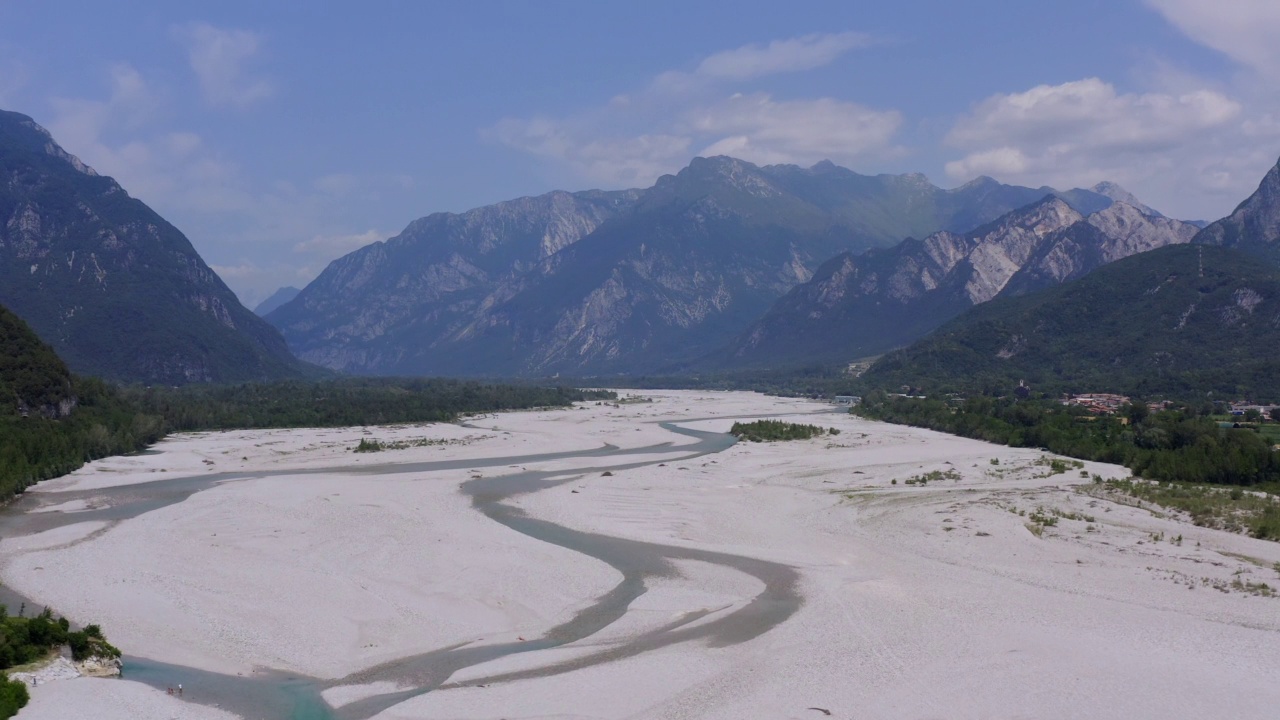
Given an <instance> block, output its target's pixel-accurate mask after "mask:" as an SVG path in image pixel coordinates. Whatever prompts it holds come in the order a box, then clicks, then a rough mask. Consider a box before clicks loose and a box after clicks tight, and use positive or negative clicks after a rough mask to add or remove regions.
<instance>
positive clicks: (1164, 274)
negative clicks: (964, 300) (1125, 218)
mask: <svg viewBox="0 0 1280 720" xmlns="http://www.w3.org/2000/svg"><path fill="white" fill-rule="evenodd" d="M1277 347H1280V269H1277V268H1275V267H1273V266H1270V265H1267V264H1263V263H1259V262H1257V261H1256V259H1254V258H1253V257H1252V256H1250V255H1247V254H1245V253H1243V252H1240V251H1237V250H1229V249H1224V248H1218V247H1206V246H1196V245H1178V246H1174V247H1166V248H1162V249H1158V250H1152V251H1151V252H1145V253H1141V254H1139V255H1135V256H1133V257H1130V258H1126V259H1123V260H1118V261H1116V262H1114V263H1112V264H1109V265H1107V266H1105V267H1102V268H1099V269H1098V270H1095V271H1094V272H1092V273H1090V274H1089V275H1087V276H1086V277H1084V278H1082V279H1079V280H1075V281H1072V282H1069V283H1066V284H1064V285H1061V286H1058V287H1054V288H1050V289H1048V290H1045V291H1043V292H1038V293H1035V294H1032V295H1025V296H1022V297H1014V298H1001V299H998V300H995V301H993V302H990V303H986V304H984V305H980V306H978V307H975V308H972V309H970V310H968V311H967V312H965V313H964V314H962V315H960V316H959V317H957V318H955V319H954V320H952V321H951V322H949V323H947V324H946V325H944V326H943V327H941V328H939V329H938V330H937V331H936V332H934V333H933V334H932V335H930V336H929V337H928V338H926V339H924V340H921V341H920V342H918V343H916V344H914V345H912V346H911V347H909V348H907V349H905V350H900V351H896V352H893V353H890V354H888V355H885V356H884V357H883V358H881V359H880V360H879V361H878V362H877V363H876V364H875V365H873V366H872V367H871V369H870V370H869V371H868V372H867V373H866V375H864V376H863V379H864V381H865V382H866V384H867V385H868V386H873V387H882V388H897V387H898V386H900V385H911V386H914V387H921V388H924V389H925V390H927V391H929V392H932V391H938V390H948V389H962V390H970V391H972V390H990V391H994V392H1001V393H1008V392H1010V391H1011V390H1012V389H1013V388H1014V387H1016V386H1017V384H1018V382H1019V381H1023V380H1025V381H1026V382H1027V383H1028V384H1029V385H1031V387H1032V389H1043V390H1049V391H1052V392H1058V391H1064V390H1071V391H1076V392H1084V391H1110V392H1124V393H1139V394H1141V395H1143V396H1148V397H1149V396H1159V395H1177V396H1182V397H1190V396H1196V397H1206V395H1205V393H1206V392H1209V391H1212V392H1214V393H1215V395H1214V396H1213V397H1217V398H1221V399H1227V398H1238V397H1251V398H1259V399H1261V398H1270V399H1280V386H1278V385H1277V379H1280V356H1278V355H1277V354H1276V352H1275V349H1276V348H1277Z"/></svg>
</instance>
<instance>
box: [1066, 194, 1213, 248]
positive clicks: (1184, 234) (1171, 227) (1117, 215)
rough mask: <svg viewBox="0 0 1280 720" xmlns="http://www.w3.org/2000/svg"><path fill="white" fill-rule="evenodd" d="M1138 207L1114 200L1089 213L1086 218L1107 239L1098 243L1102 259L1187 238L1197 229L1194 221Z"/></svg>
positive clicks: (1176, 242)
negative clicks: (1155, 213)
mask: <svg viewBox="0 0 1280 720" xmlns="http://www.w3.org/2000/svg"><path fill="white" fill-rule="evenodd" d="M1145 207H1146V206H1142V207H1135V206H1133V205H1130V204H1129V203H1126V202H1122V201H1119V200H1117V201H1116V202H1115V203H1113V204H1112V205H1111V207H1109V208H1107V209H1105V210H1099V211H1098V212H1096V213H1094V214H1092V215H1090V216H1089V217H1088V218H1087V222H1088V223H1089V224H1090V225H1092V226H1093V227H1095V228H1097V229H1099V230H1101V231H1102V233H1103V234H1104V235H1106V236H1107V238H1108V239H1109V240H1110V242H1108V243H1106V244H1104V246H1103V247H1102V252H1103V260H1104V261H1105V262H1114V261H1116V260H1119V259H1120V258H1125V257H1129V256H1130V255H1134V254H1136V253H1140V252H1146V251H1148V250H1154V249H1156V248H1158V247H1164V246H1165V245H1178V244H1182V243H1188V242H1191V238H1193V237H1195V234H1196V233H1197V232H1198V231H1199V228H1197V227H1196V226H1194V225H1191V224H1190V223H1184V222H1182V221H1181V220H1174V219H1172V218H1167V217H1165V216H1163V215H1159V214H1157V215H1152V214H1151V213H1149V212H1146V211H1145V210H1144V209H1143V208H1145Z"/></svg>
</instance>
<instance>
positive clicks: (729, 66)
mask: <svg viewBox="0 0 1280 720" xmlns="http://www.w3.org/2000/svg"><path fill="white" fill-rule="evenodd" d="M870 43H871V37H870V36H869V35H864V34H862V33H855V32H842V33H831V34H814V35H805V36H803V37H797V38H788V39H786V40H774V41H773V42H771V43H769V44H768V45H744V46H742V47H740V48H737V49H734V50H726V51H724V52H719V53H716V54H715V55H711V56H709V57H707V58H706V59H704V60H703V61H702V62H701V63H699V64H698V69H697V71H696V74H698V75H700V76H703V77H709V78H723V79H726V80H748V79H750V78H755V77H761V76H763V75H775V74H778V73H787V72H797V71H801V70H812V69H814V68H818V67H822V66H823V65H827V64H830V63H831V62H834V61H835V60H836V59H837V58H839V57H840V56H841V55H844V54H845V53H847V52H849V51H850V50H853V49H855V48H859V47H865V46H866V45H869V44H870Z"/></svg>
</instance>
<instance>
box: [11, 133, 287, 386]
mask: <svg viewBox="0 0 1280 720" xmlns="http://www.w3.org/2000/svg"><path fill="white" fill-rule="evenodd" d="M0 177H4V178H5V183H4V184H3V185H0V304H3V305H5V306H7V307H8V308H9V309H10V310H12V311H13V312H14V313H16V314H17V315H18V316H19V317H21V318H22V319H23V320H25V321H26V322H27V323H28V324H29V325H30V326H31V327H32V328H33V329H34V330H35V332H36V333H37V334H38V335H39V337H40V338H41V339H43V340H44V341H45V342H47V343H49V344H50V345H51V346H52V347H53V349H54V350H55V351H56V352H57V353H58V355H59V356H61V357H62V359H63V360H65V361H66V362H67V364H68V365H69V366H70V367H71V369H72V370H73V371H75V372H77V373H80V374H91V375H99V376H103V377H106V378H110V379H113V380H122V381H130V382H144V383H164V384H182V383H189V382H235V381H247V380H268V379H273V378H280V377H291V376H298V375H300V374H301V373H303V372H304V369H303V366H302V365H301V364H300V363H298V361H297V360H296V359H294V357H293V356H292V355H291V354H290V352H289V349H288V347H287V346H286V345H285V343H284V340H283V339H282V338H281V337H280V334H279V333H278V332H277V331H276V330H275V328H273V327H271V326H270V325H269V324H267V323H266V322H264V321H263V320H261V319H260V318H258V317H257V316H255V315H254V314H253V313H251V312H249V311H248V310H246V309H245V308H244V307H243V306H241V304H240V302H239V301H238V300H237V299H236V297H235V295H234V294H233V293H232V292H231V290H229V289H228V288H227V286H226V285H225V284H223V282H222V280H221V279H220V278H219V277H218V276H217V274H216V273H214V272H213V270H211V269H210V268H209V266H208V265H206V264H205V262H204V260H203V259H201V257H200V255H199V254H197V253H196V251H195V249H194V248H193V247H192V246H191V243H190V241H188V240H187V238H186V237H185V236H184V235H183V234H182V233H181V232H180V231H179V230H178V229H177V228H175V227H174V226H173V225H171V224H169V223H168V222H166V221H165V220H164V218H162V217H160V216H159V215H157V214H156V213H155V212H154V211H153V210H151V208H149V207H147V206H146V205H145V204H144V203H142V202H141V201H139V200H136V199H134V198H131V197H129V194H128V193H127V192H125V190H124V189H123V188H122V187H120V185H119V184H117V183H116V182H115V181H114V180H112V179H111V178H109V177H103V176H101V175H98V174H97V173H96V172H94V170H93V169H92V168H90V167H88V166H86V165H85V164H84V163H82V162H80V160H79V159H77V158H76V157H74V156H73V155H71V154H69V153H67V152H66V151H65V150H63V149H62V148H61V147H60V146H59V145H58V144H57V143H56V142H54V140H53V138H52V137H51V136H50V135H49V133H48V132H47V131H46V130H45V129H44V128H42V127H40V126H39V125H37V124H36V123H35V122H34V121H33V120H32V119H31V118H29V117H27V116H25V115H21V114H18V113H14V112H5V111H0Z"/></svg>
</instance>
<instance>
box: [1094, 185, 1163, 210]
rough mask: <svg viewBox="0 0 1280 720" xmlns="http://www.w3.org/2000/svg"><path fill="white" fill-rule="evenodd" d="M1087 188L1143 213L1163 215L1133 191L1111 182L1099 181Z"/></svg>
mask: <svg viewBox="0 0 1280 720" xmlns="http://www.w3.org/2000/svg"><path fill="white" fill-rule="evenodd" d="M1089 189H1090V190H1092V191H1093V192H1096V193H1098V194H1099V195H1103V196H1106V197H1109V198H1111V199H1112V200H1113V201H1115V202H1119V203H1124V204H1125V205H1129V206H1130V207H1135V208H1137V209H1138V211H1139V212H1141V213H1142V214H1143V215H1150V216H1152V217H1164V215H1163V214H1161V213H1160V212H1158V211H1156V210H1154V209H1153V208H1151V207H1150V206H1149V205H1145V204H1143V202H1142V201H1141V200H1139V199H1138V198H1136V197H1134V195H1133V193H1131V192H1129V191H1128V190H1125V189H1124V188H1122V187H1120V186H1119V185H1117V184H1115V183H1113V182H1100V183H1098V184H1097V185H1094V186H1093V187H1091V188H1089ZM1100 209H1101V208H1100Z"/></svg>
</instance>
